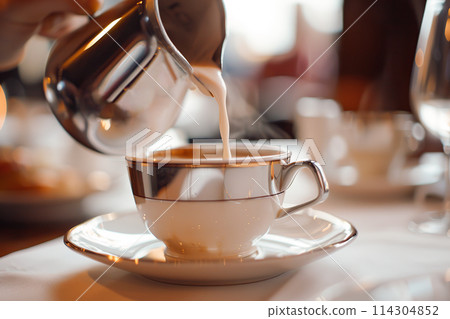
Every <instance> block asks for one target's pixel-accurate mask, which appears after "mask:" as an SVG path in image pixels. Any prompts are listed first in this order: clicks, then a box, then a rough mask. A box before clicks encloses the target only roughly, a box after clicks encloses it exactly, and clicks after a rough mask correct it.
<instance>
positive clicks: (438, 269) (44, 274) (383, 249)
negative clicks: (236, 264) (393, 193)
mask: <svg viewBox="0 0 450 319" xmlns="http://www.w3.org/2000/svg"><path fill="white" fill-rule="evenodd" d="M319 209H321V210H324V211H326V212H328V213H332V214H334V215H336V216H339V217H341V218H344V219H347V220H349V221H350V222H352V224H353V225H354V226H355V227H356V228H357V229H358V232H359V235H358V237H357V238H356V240H355V241H354V242H352V243H351V244H350V245H349V246H347V247H344V248H343V249H342V250H339V251H337V252H336V253H335V254H333V255H331V257H324V258H323V259H321V260H319V261H316V262H314V263H312V264H309V265H306V266H304V267H302V268H301V269H297V270H294V271H290V272H288V273H286V274H284V275H281V276H279V277H276V278H273V279H270V280H265V281H261V282H256V283H252V284H243V285H235V286H233V285H230V286H212V287H199V286H182V285H173V284H164V283H159V282H155V281H152V280H150V279H147V278H144V277H142V276H140V275H136V274H133V273H128V272H126V271H122V270H120V269H116V268H111V269H109V270H108V271H106V272H105V270H107V269H108V266H106V265H103V264H101V263H98V262H95V261H93V260H90V259H88V258H86V257H84V256H82V255H79V254H77V253H75V252H73V251H71V250H70V249H68V248H67V247H65V246H64V244H63V241H62V238H57V239H55V240H52V241H49V242H47V243H44V244H41V245H38V246H36V247H32V248H29V249H25V250H22V251H18V252H15V253H12V254H10V255H7V256H5V257H3V258H0V300H77V299H78V298H80V300H317V299H330V296H331V297H333V296H334V297H336V298H337V299H340V298H344V297H342V296H341V297H339V296H340V294H341V293H342V291H344V292H345V291H347V292H349V291H353V297H352V298H355V299H356V298H361V299H370V297H368V296H367V295H366V294H365V292H364V291H363V289H362V287H364V289H366V290H367V291H368V292H369V293H370V294H371V295H372V297H373V298H374V299H379V298H381V299H383V298H389V296H379V295H377V294H375V292H373V290H371V287H372V285H373V284H380V283H385V282H392V281H394V282H395V281H396V280H399V279H408V278H417V277H420V276H429V275H437V276H440V277H442V278H447V280H448V279H449V277H450V253H449V252H450V238H447V237H439V236H430V235H419V234H415V233H412V232H410V231H409V230H408V229H407V224H408V222H409V220H410V219H411V218H412V217H413V216H414V215H415V214H416V213H417V212H418V208H417V207H416V206H415V205H414V203H413V201H412V199H410V198H401V199H398V198H397V199H391V200H387V199H385V200H383V199H372V200H370V199H365V200H356V199H350V198H342V197H339V196H333V194H332V196H331V198H330V199H329V200H328V201H327V202H326V203H324V204H321V205H320V206H319ZM104 272H105V273H104ZM102 274H103V275H102ZM101 275H102V276H101ZM100 276H101V278H100V279H98V278H99V277H100ZM421 285H422V287H416V290H418V291H419V298H420V291H422V293H424V294H428V292H426V291H424V289H425V290H426V289H427V288H426V287H425V286H426V284H425V286H423V282H422V284H421ZM333 287H334V288H333ZM413 288H414V287H413ZM342 289H344V290H342ZM335 291H338V293H335ZM334 297H333V298H334ZM393 298H395V297H393ZM415 298H417V294H416V297H415ZM427 298H431V299H441V298H442V296H439V295H437V296H435V297H433V296H431V297H430V296H429V295H427V296H425V295H423V298H420V299H427Z"/></svg>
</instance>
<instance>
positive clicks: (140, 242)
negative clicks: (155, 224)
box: [64, 209, 357, 285]
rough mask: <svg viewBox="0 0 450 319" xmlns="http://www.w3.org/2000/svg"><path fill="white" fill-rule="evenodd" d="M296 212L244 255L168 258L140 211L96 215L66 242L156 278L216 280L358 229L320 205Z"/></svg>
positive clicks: (276, 267) (250, 276)
mask: <svg viewBox="0 0 450 319" xmlns="http://www.w3.org/2000/svg"><path fill="white" fill-rule="evenodd" d="M291 216H292V218H291V217H289V216H287V217H285V218H282V219H280V220H277V221H276V223H275V224H274V226H273V227H272V229H271V231H270V232H269V233H268V234H267V235H265V236H264V237H263V238H262V239H261V240H260V242H259V243H258V253H257V254H256V255H254V256H251V257H247V258H243V259H227V260H213V261H193V262H192V261H191V262H189V261H183V262H181V261H173V260H166V258H165V256H164V248H165V246H164V245H163V243H162V242H160V241H159V240H158V239H156V238H155V237H154V236H153V235H152V234H150V233H148V232H146V228H145V226H144V224H143V222H142V220H141V217H140V216H139V215H138V213H128V214H115V213H111V214H107V215H103V216H99V217H95V218H93V219H90V220H88V221H86V222H84V223H82V224H80V225H78V226H76V227H74V228H72V229H71V230H70V231H69V232H68V233H67V234H66V236H65V237H64V242H65V244H66V245H67V246H68V247H70V248H72V249H73V250H75V251H77V252H78V253H81V254H82V255H84V256H87V257H90V258H92V259H94V260H97V261H100V262H102V263H105V264H107V265H111V264H113V266H114V267H118V268H121V269H124V270H127V271H131V272H134V273H139V274H142V275H144V276H146V277H149V278H151V279H154V280H158V281H164V282H171V283H180V284H193V285H217V284H237V283H247V282H254V281H259V280H263V279H267V278H271V277H275V276H277V275H280V274H282V273H284V272H287V271H289V270H292V269H296V268H298V267H300V266H302V265H304V264H307V263H309V262H312V261H314V260H316V259H319V258H321V257H324V256H327V255H328V254H330V253H332V252H334V251H335V250H337V249H338V248H341V247H343V246H344V245H345V244H347V243H349V242H350V241H351V240H352V239H353V238H354V237H355V236H356V234H357V231H356V229H355V228H354V227H353V226H352V225H351V224H350V223H348V222H347V221H344V220H342V219H339V218H337V217H334V216H332V215H330V214H327V213H324V212H321V211H317V210H312V209H309V210H305V211H303V212H299V213H296V214H293V215H291ZM299 225H301V227H300V226H299Z"/></svg>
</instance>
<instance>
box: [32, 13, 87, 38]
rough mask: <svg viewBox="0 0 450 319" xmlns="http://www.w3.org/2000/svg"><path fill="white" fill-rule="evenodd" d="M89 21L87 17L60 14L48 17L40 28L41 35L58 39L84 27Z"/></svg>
mask: <svg viewBox="0 0 450 319" xmlns="http://www.w3.org/2000/svg"><path fill="white" fill-rule="evenodd" d="M87 21H89V19H88V18H87V17H86V16H79V15H74V14H71V13H65V12H58V13H53V14H51V15H49V16H48V17H46V18H45V19H44V20H43V21H42V23H41V26H40V28H39V32H38V33H39V34H40V35H42V36H44V37H47V38H52V39H56V38H59V37H61V36H63V35H65V34H67V33H69V32H71V31H73V30H75V29H77V28H79V27H81V26H82V25H84V24H85V23H86V22H87Z"/></svg>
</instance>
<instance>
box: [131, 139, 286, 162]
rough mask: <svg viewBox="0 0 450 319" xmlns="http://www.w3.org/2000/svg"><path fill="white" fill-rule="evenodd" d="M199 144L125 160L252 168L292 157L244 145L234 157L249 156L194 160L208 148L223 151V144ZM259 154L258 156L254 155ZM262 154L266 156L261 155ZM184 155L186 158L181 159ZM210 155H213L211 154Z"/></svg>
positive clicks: (272, 148)
mask: <svg viewBox="0 0 450 319" xmlns="http://www.w3.org/2000/svg"><path fill="white" fill-rule="evenodd" d="M194 145H197V144H187V145H183V146H180V147H176V148H172V149H167V150H161V151H155V152H153V153H152V155H153V157H152V156H148V157H146V158H143V157H136V156H125V159H126V160H127V161H128V162H129V163H133V164H139V165H161V164H164V166H189V167H197V166H200V167H208V166H212V167H218V166H224V167H250V166H264V165H269V164H271V163H273V162H280V161H283V160H288V159H289V158H290V156H291V152H289V151H287V150H283V149H281V148H280V147H275V146H267V145H264V146H262V147H259V148H254V147H252V145H250V146H247V145H244V144H238V145H236V147H232V148H231V152H232V155H236V153H237V152H239V151H248V154H245V155H244V156H232V158H231V159H228V160H227V159H223V158H221V157H218V156H215V157H213V158H212V157H209V158H208V157H206V155H208V153H203V156H201V157H200V158H199V157H196V158H194V152H197V151H198V152H199V153H197V154H196V155H201V152H202V151H203V150H204V149H205V148H208V147H209V149H210V150H211V149H213V148H214V149H215V150H216V151H217V150H220V151H222V144H216V143H211V144H198V145H199V148H196V147H194ZM256 152H258V153H257V154H258V156H257V157H255V156H254V155H255V154H256ZM259 152H262V153H264V154H260V153H259ZM173 155H176V156H177V157H178V158H176V159H173V158H172V156H173ZM180 155H183V156H184V157H185V158H181V157H179V156H180ZM209 155H211V154H210V153H209Z"/></svg>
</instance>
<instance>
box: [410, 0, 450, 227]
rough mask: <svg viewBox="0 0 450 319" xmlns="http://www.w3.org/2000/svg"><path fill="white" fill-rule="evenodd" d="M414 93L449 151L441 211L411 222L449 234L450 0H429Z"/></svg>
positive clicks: (418, 111) (426, 119) (427, 123)
mask: <svg viewBox="0 0 450 319" xmlns="http://www.w3.org/2000/svg"><path fill="white" fill-rule="evenodd" d="M411 97H412V101H413V106H414V110H415V112H416V114H417V116H418V118H419V120H420V121H421V122H422V124H423V125H424V126H425V128H426V129H427V130H428V131H429V132H430V133H432V134H433V135H435V136H436V137H438V138H439V139H440V140H441V142H442V144H443V147H444V153H445V154H446V156H445V157H446V165H445V166H446V167H445V170H444V171H445V196H444V204H443V207H442V209H441V211H436V212H426V213H422V214H421V216H420V217H419V218H417V219H415V220H414V221H412V222H411V224H410V229H412V230H414V231H417V232H421V233H432V234H446V235H448V236H450V183H449V177H450V174H449V164H450V161H449V157H450V0H428V1H427V3H426V6H425V12H424V15H423V20H422V26H421V29H420V35H419V40H418V44H417V50H416V56H415V63H414V67H413V76H412V82H411Z"/></svg>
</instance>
